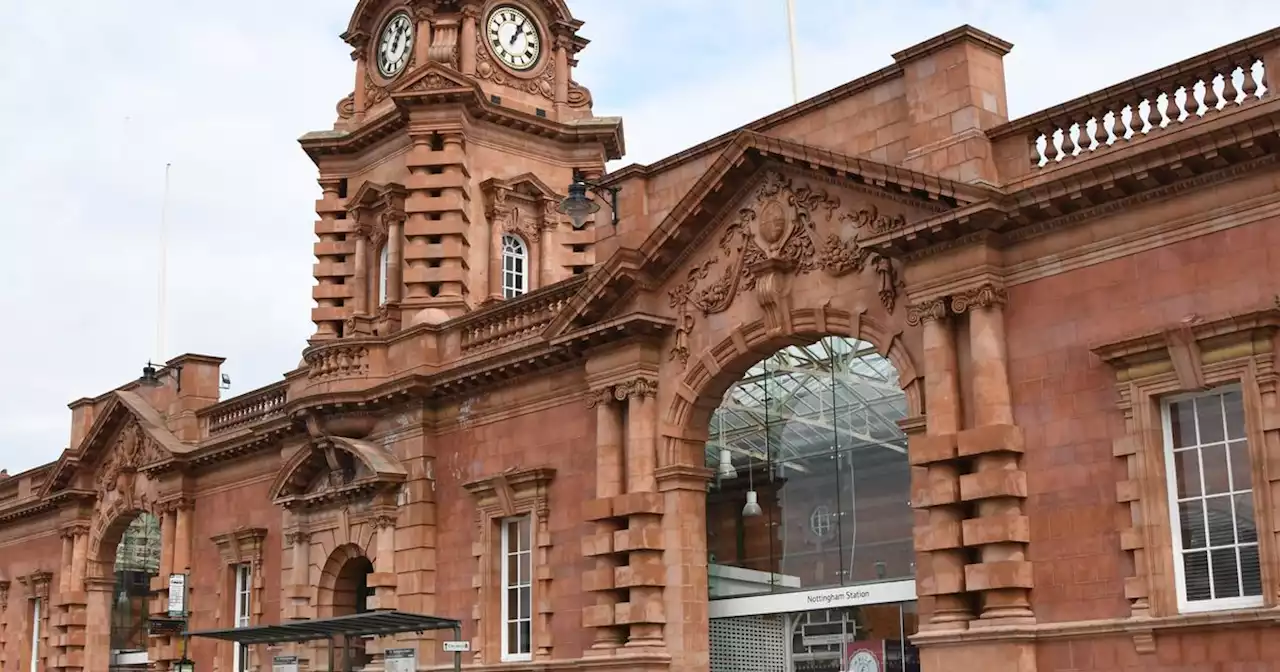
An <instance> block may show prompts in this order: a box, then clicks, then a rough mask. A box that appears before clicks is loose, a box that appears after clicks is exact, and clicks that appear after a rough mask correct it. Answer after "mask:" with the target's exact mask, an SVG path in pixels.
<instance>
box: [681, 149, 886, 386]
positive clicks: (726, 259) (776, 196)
mask: <svg viewBox="0 0 1280 672" xmlns="http://www.w3.org/2000/svg"><path fill="white" fill-rule="evenodd" d="M905 221H906V217H905V216H904V215H901V214H898V215H887V214H882V213H881V212H880V211H879V209H878V208H877V207H876V206H875V205H872V204H869V203H868V204H864V205H860V206H858V207H857V208H844V207H842V205H841V203H840V199H839V198H838V197H836V196H833V195H830V194H829V193H827V191H826V190H824V189H816V188H814V187H811V186H809V185H805V184H797V183H796V182H795V181H793V180H792V179H791V178H789V177H787V176H784V175H782V174H781V173H778V172H773V171H771V172H769V173H766V175H765V177H764V179H763V180H762V181H761V183H760V185H759V186H758V187H757V188H756V190H755V192H754V194H753V197H752V199H751V202H750V204H749V205H747V206H746V207H743V208H742V209H740V210H739V211H738V212H737V214H736V216H735V217H734V219H733V220H732V221H731V223H730V224H729V225H728V227H726V228H725V230H724V232H723V233H722V234H721V235H720V238H719V239H718V243H719V245H718V247H719V253H718V254H713V255H712V256H710V257H708V258H707V259H704V260H703V261H701V262H698V263H695V264H694V266H693V267H692V268H691V269H689V271H688V272H687V274H686V276H685V279H684V281H683V282H681V283H680V284H679V285H677V286H676V287H675V288H673V289H671V290H669V291H668V300H669V304H670V307H671V308H673V309H674V310H675V311H676V336H675V343H674V345H673V346H672V348H671V351H670V359H673V360H674V359H679V360H680V361H681V362H682V363H685V364H687V363H688V359H689V356H690V350H689V347H690V346H689V338H690V335H691V334H692V332H693V329H694V327H695V326H696V324H697V317H698V316H699V315H701V316H704V317H705V316H708V315H714V314H716V313H721V312H724V311H725V310H728V308H729V306H730V305H732V304H733V301H734V299H735V298H736V297H737V295H738V294H739V293H740V292H753V293H754V294H755V296H756V299H757V301H758V302H759V303H760V306H761V308H762V309H763V310H764V317H765V323H766V326H767V327H768V328H769V329H770V330H778V329H783V330H785V329H786V328H787V327H788V325H787V324H785V321H786V320H788V319H790V317H789V316H790V314H791V309H790V294H791V282H792V280H793V279H794V278H795V277H796V276H799V275H804V274H807V273H812V272H814V271H819V270H820V271H822V272H824V273H827V274H828V275H831V276H833V277H841V276H844V275H848V274H850V273H861V272H863V271H864V270H868V269H869V270H871V271H874V273H875V276H876V279H877V283H878V288H877V294H878V296H879V298H880V303H881V304H882V305H883V306H884V307H885V309H886V310H888V311H889V312H893V310H894V307H895V305H896V303H897V299H898V292H899V290H900V288H901V282H900V280H899V278H898V271H897V268H896V266H895V265H894V262H893V261H892V260H891V259H889V258H887V257H884V256H881V255H880V254H878V253H877V252H875V251H873V250H871V249H868V248H865V247H863V246H862V245H861V244H860V243H859V240H861V239H862V238H864V237H865V236H870V235H874V234H875V232H877V231H879V230H882V229H885V228H892V227H895V226H899V222H905ZM850 231H851V232H852V233H853V235H852V236H849V235H848V232H850Z"/></svg>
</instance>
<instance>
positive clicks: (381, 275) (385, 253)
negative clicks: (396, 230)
mask: <svg viewBox="0 0 1280 672" xmlns="http://www.w3.org/2000/svg"><path fill="white" fill-rule="evenodd" d="M390 265H391V241H387V242H385V243H383V244H382V251H381V252H379V253H378V305H379V306H381V305H382V304H384V303H386V302H387V275H388V273H387V268H388V267H389V266H390Z"/></svg>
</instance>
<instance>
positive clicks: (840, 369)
mask: <svg viewBox="0 0 1280 672" xmlns="http://www.w3.org/2000/svg"><path fill="white" fill-rule="evenodd" d="M906 414H907V407H906V396H905V395H904V394H903V392H902V389H901V388H900V387H899V386H898V373H897V371H896V370H895V369H894V367H893V364H892V363H891V362H890V361H889V360H888V359H887V358H885V357H884V356H883V355H881V354H879V353H878V352H876V349H875V347H874V346H872V345H871V344H870V343H867V342H866V341H861V340H857V339H853V338H840V337H827V338H824V339H822V340H820V341H817V342H815V343H812V344H810V345H793V346H789V347H787V348H784V349H782V350H779V351H778V352H776V353H774V354H773V355H772V356H770V357H768V358H766V359H764V360H762V361H761V362H759V363H757V364H756V365H755V366H753V367H751V369H750V370H748V371H747V373H746V375H744V376H743V377H742V379H740V380H739V381H738V382H736V383H734V384H733V385H732V386H730V388H729V390H728V391H727V392H726V393H725V396H724V401H723V402H722V403H721V405H720V407H719V408H718V409H716V411H715V413H714V414H713V415H712V418H711V426H710V427H709V428H708V430H709V437H708V441H707V465H708V466H709V467H712V468H713V469H714V468H724V467H722V465H721V462H722V459H721V452H722V450H723V449H728V450H729V452H730V455H731V456H732V464H733V465H734V467H736V468H744V467H746V466H747V465H748V464H757V465H758V464H759V463H762V462H769V463H774V464H778V463H788V462H794V466H796V467H799V468H801V470H803V464H802V463H804V462H806V461H808V460H806V458H812V457H816V456H818V455H829V454H831V453H834V452H844V451H846V450H850V449H855V448H861V449H862V450H860V451H859V452H860V453H863V454H866V453H865V452H864V451H866V449H867V448H871V447H875V446H879V447H880V448H881V449H883V450H884V451H885V452H888V453H890V455H894V456H896V457H897V459H898V460H902V459H903V456H904V455H905V453H906V436H905V435H904V433H903V432H902V430H901V429H900V428H899V427H898V424H897V421H899V420H901V419H903V418H905V417H906ZM871 452H878V451H871ZM886 457H889V456H886Z"/></svg>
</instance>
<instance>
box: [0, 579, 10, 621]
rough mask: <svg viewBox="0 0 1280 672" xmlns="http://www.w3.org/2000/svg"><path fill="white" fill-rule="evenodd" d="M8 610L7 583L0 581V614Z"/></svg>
mask: <svg viewBox="0 0 1280 672" xmlns="http://www.w3.org/2000/svg"><path fill="white" fill-rule="evenodd" d="M8 608H9V582H8V581H5V580H3V579H0V614H3V613H4V612H5V610H7V609H8Z"/></svg>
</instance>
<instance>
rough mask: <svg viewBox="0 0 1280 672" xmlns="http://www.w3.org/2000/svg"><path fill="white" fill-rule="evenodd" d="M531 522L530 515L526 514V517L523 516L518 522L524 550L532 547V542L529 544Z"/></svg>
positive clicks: (521, 548) (521, 546) (521, 544)
mask: <svg viewBox="0 0 1280 672" xmlns="http://www.w3.org/2000/svg"><path fill="white" fill-rule="evenodd" d="M529 524H530V520H529V517H528V516H525V517H524V518H521V519H520V520H519V522H518V523H517V525H518V527H519V529H520V550H522V551H527V550H529V548H530V544H529Z"/></svg>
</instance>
